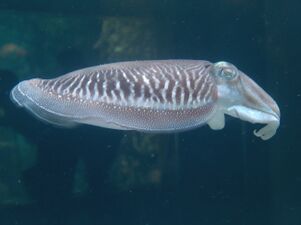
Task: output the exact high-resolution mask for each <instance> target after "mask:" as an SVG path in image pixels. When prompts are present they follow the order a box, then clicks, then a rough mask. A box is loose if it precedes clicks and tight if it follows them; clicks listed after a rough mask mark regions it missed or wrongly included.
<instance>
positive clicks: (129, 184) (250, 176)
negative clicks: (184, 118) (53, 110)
mask: <svg viewBox="0 0 301 225" xmlns="http://www.w3.org/2000/svg"><path fill="white" fill-rule="evenodd" d="M300 10H301V3H300V2H299V1H294V0H291V1H280V0H215V1H205V0H187V1H179V0H173V1H172V0H160V1H159V0H152V1H150V0H122V1H121V0H90V1H77V0H72V1H71V0H61V1H51V2H49V1H37V0H27V1H18V0H0V224H1V225H12V224H18V225H23V224H24V225H29V224H30V225H32V224H39V225H41V224H45V225H59V224H62V225H69V224H70V225H83V224H85V225H90V224H91V225H92V224H93V225H94V224H106V225H115V224H129V225H133V224H136V225H140V224H141V225H161V224H162V225H163V224H164V225H166V224H173V225H174V224H179V225H183V224H185V225H186V224H187V225H193V224H203V225H224V224H225V225H226V224H231V225H254V224H256V225H261V224H262V225H283V224H289V225H300V224H301V192H300V190H301V164H300V161H301V130H300V125H301V123H300V118H301V106H300V105H301V104H300V103H301V83H300V80H301V78H300V70H301V63H300V62H299V61H300V52H301V46H300V40H301V18H300ZM144 59H204V60H209V61H212V62H216V61H221V60H225V61H229V62H231V63H233V64H234V65H236V66H237V67H238V68H239V69H241V70H242V71H244V72H245V73H246V74H248V75H249V76H250V77H251V78H252V79H254V80H255V81H256V82H257V83H258V84H259V85H260V86H261V87H263V88H264V89H265V90H266V91H267V92H268V93H269V94H270V95H271V96H272V97H273V98H274V99H275V100H276V102H277V103H278V105H279V107H280V110H281V114H282V115H281V126H280V129H279V130H278V133H277V135H276V136H275V137H273V138H272V139H270V140H269V141H262V140H260V139H259V138H257V137H255V136H254V135H253V134H252V132H253V130H254V129H255V128H256V125H252V124H247V123H244V122H242V121H239V120H236V119H229V118H228V120H227V121H226V127H225V128H224V129H223V130H221V131H212V130H211V129H209V128H208V127H207V126H205V127H202V128H200V129H197V130H192V131H188V132H184V133H179V134H164V135H146V134H140V133H137V132H124V131H117V130H109V129H102V128H98V127H92V126H80V127H77V128H75V129H61V128H56V127H53V126H51V125H49V124H44V123H42V122H40V121H38V120H36V119H35V118H33V117H32V116H31V115H29V114H28V113H27V112H25V111H24V110H21V109H19V108H17V107H15V106H14V105H13V104H12V103H11V101H10V99H9V92H10V90H11V88H12V87H13V86H14V85H15V84H17V82H18V81H20V80H23V79H28V78H33V77H42V78H52V77H56V76H59V75H62V74H64V73H66V72H69V71H72V70H75V69H79V68H83V67H87V66H92V65H97V64H104V63H109V62H116V61H125V60H144Z"/></svg>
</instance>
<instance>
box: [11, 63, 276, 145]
mask: <svg viewBox="0 0 301 225" xmlns="http://www.w3.org/2000/svg"><path fill="white" fill-rule="evenodd" d="M11 99H12V101H13V102H15V103H16V104H17V105H18V106H21V107H25V108H26V109H27V110H29V111H30V112H31V113H33V114H34V115H35V116H37V117H38V118H39V119H42V120H44V121H47V122H50V123H53V124H56V125H59V126H67V127H70V126H74V125H76V124H90V125H95V126H100V127H105V128H113V129H120V130H137V131H142V132H177V131H183V130H188V129H192V128H196V127H200V126H202V125H204V124H208V125H209V127H210V128H211V129H214V130H219V129H222V128H223V127H224V126H225V115H229V116H232V117H235V118H239V119H241V120H243V121H248V122H251V123H259V124H264V125H265V126H264V127H263V128H261V129H260V130H258V131H256V130H255V131H254V134H255V135H256V136H257V137H260V138H261V139H263V140H267V139H269V138H271V137H272V136H273V135H274V134H275V133H276V131H277V128H278V127H279V124H280V110H279V108H278V106H277V104H276V102H275V101H274V100H273V99H272V98H271V97H270V96H269V95H268V94H267V93H266V92H265V91H264V90H263V89H262V88H261V87H260V86H259V85H257V84H256V83H255V82H254V81H253V80H252V79H251V78H250V77H248V76H247V75H246V74H244V73H243V72H242V71H240V70H238V69H237V68H236V67H235V66H234V65H232V64H230V63H228V62H223V61H221V62H217V63H211V62H208V61H204V60H157V61H132V62H118V63H111V64H104V65H98V66H94V67H88V68H84V69H80V70H76V71H73V72H70V73H67V74H65V75H63V76H60V77H57V78H54V79H39V78H35V79H30V80H25V81H22V82H20V83H19V84H17V85H16V86H15V87H14V88H13V90H12V91H11Z"/></svg>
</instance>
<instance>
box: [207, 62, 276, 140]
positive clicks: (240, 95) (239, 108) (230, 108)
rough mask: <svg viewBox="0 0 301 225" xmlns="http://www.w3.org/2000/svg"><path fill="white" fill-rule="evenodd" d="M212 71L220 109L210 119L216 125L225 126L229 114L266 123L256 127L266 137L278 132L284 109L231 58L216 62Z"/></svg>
mask: <svg viewBox="0 0 301 225" xmlns="http://www.w3.org/2000/svg"><path fill="white" fill-rule="evenodd" d="M210 73H211V74H212V76H214V78H215V80H216V84H217V87H218V102H217V110H216V112H215V114H214V115H213V117H212V118H211V119H210V120H209V121H208V125H209V126H210V127H211V128H212V129H222V128H223V127H224V125H225V119H224V115H225V114H227V115H230V116H233V117H235V118H239V119H241V120H244V121H248V122H251V123H259V124H266V126H264V127H263V128H261V129H260V130H258V131H256V130H255V131H254V134H255V135H256V136H257V137H260V138H261V139H263V140H267V139H270V138H271V137H272V136H274V135H275V133H276V131H277V129H278V127H279V124H280V110H279V108H278V106H277V103H276V102H275V101H274V100H273V99H272V98H271V97H270V96H269V95H268V94H267V93H266V92H265V91H264V90H263V89H262V88H261V87H260V86H259V85H258V84H256V83H255V82H254V81H253V80H252V79H251V78H249V77H248V76H247V75H245V74H244V73H243V72H241V71H239V70H238V69H237V68H236V67H235V66H233V65H232V64H230V63H227V62H218V63H215V64H213V65H212V68H211V71H210Z"/></svg>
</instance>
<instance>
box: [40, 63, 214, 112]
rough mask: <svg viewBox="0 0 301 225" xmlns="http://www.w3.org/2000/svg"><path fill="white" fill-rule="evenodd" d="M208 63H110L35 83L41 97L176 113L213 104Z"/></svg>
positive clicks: (212, 90)
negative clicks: (46, 94)
mask: <svg viewBox="0 0 301 225" xmlns="http://www.w3.org/2000/svg"><path fill="white" fill-rule="evenodd" d="M208 67H210V63H204V62H202V61H201V62H198V61H157V62H156V61H145V62H125V63H113V64H108V65H104V66H99V67H94V68H88V69H84V70H81V71H78V72H75V73H71V74H67V75H65V76H62V77H59V78H56V79H51V80H41V82H39V83H37V87H39V88H40V89H41V90H42V91H43V92H45V93H48V94H49V93H52V94H55V95H57V97H59V98H65V99H66V100H71V99H73V100H78V101H88V102H90V103H91V104H93V103H107V104H112V105H116V106H130V107H137V108H140V107H141V108H152V109H158V110H168V109H170V110H177V109H182V110H184V109H190V108H199V107H201V106H203V105H206V104H208V103H210V102H213V101H215V99H216V95H214V93H216V86H215V85H214V80H213V78H212V77H211V76H210V75H209V73H206V72H207V71H206V69H208Z"/></svg>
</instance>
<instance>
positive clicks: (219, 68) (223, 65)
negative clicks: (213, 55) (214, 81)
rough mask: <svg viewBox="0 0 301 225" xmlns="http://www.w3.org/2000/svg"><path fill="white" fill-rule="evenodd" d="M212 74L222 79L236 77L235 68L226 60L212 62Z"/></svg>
mask: <svg viewBox="0 0 301 225" xmlns="http://www.w3.org/2000/svg"><path fill="white" fill-rule="evenodd" d="M213 74H214V75H215V76H217V77H218V78H221V79H223V80H233V79H235V78H236V77H237V75H238V71H237V68H236V67H235V66H234V65H232V64H231V63H228V62H223V61H222V62H217V63H215V64H213Z"/></svg>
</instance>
